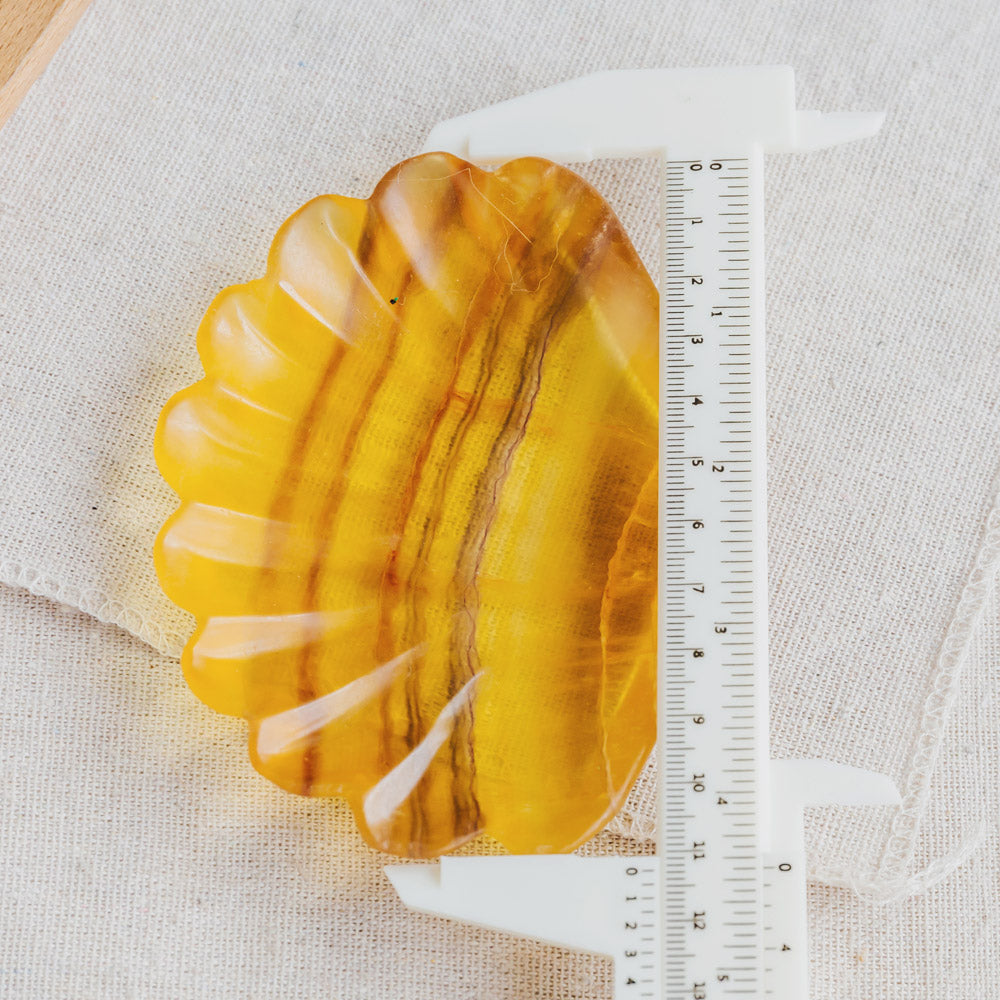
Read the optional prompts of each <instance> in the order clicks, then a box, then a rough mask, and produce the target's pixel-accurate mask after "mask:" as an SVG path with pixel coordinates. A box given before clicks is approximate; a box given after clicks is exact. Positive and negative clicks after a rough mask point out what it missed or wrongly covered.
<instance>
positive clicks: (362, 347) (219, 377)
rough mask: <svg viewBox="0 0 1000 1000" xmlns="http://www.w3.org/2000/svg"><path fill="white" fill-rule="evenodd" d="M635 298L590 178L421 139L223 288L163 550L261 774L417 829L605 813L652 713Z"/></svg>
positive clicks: (171, 440)
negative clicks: (492, 167)
mask: <svg viewBox="0 0 1000 1000" xmlns="http://www.w3.org/2000/svg"><path fill="white" fill-rule="evenodd" d="M657 315H658V304H657V294H656V289H655V287H654V286H653V284H652V282H651V281H650V279H649V276H648V275H647V273H646V271H645V269H644V268H643V266H642V264H641V262H640V261H639V259H638V257H637V255H636V253H635V250H634V249H633V247H632V246H631V244H630V242H629V240H628V238H627V237H626V235H625V233H624V231H623V229H622V227H621V225H620V223H619V222H618V220H617V219H616V218H615V216H614V214H613V213H612V212H611V210H610V208H609V207H608V205H607V204H606V203H605V201H604V200H603V199H602V198H601V197H600V195H598V194H597V192H596V191H595V190H594V189H593V188H591V187H590V186H589V185H588V184H587V183H586V182H584V181H583V180H582V179H581V178H579V177H578V176H576V175H575V174H573V173H572V172H571V171H569V170H567V169H565V168H563V167H560V166H557V165H556V164H553V163H549V162H547V161H545V160H540V159H520V160H515V161H512V162H510V163H507V164H506V165H504V166H503V167H501V168H500V169H499V170H497V171H495V172H486V171H482V170H479V169H477V168H476V167H474V166H472V165H471V164H468V163H465V162H464V161H462V160H459V159H456V158H455V157H452V156H449V155H446V154H443V153H433V154H428V155H425V156H419V157H415V158H414V159H411V160H407V161H405V162H403V163H401V164H399V165H397V166H396V167H394V168H393V169H392V170H390V171H389V173H388V174H387V175H386V176H385V177H384V178H383V179H382V180H381V181H380V182H379V184H378V186H377V187H376V189H375V191H374V193H373V194H372V196H371V198H369V199H367V200H360V199H353V198H342V197H337V196H324V197H320V198H316V199H315V200H314V201H311V202H309V203H308V204H307V205H305V206H304V207H303V208H301V209H300V210H299V211H298V212H296V213H295V214H294V215H293V216H292V217H291V218H290V219H289V220H288V221H287V222H286V223H285V224H284V226H282V228H281V230H280V231H279V233H278V235H277V237H276V239H275V241H274V244H273V245H272V248H271V252H270V255H269V258H268V265H267V273H266V274H265V275H264V277H263V278H260V279H258V280H255V281H251V282H249V283H248V284H245V285H238V286H236V287H233V288H229V289H226V290H225V291H224V292H222V293H221V294H220V295H219V296H218V297H217V298H216V300H215V301H214V302H213V303H212V305H211V307H210V308H209V310H208V312H207V314H206V315H205V318H204V320H203V322H202V324H201V327H200V329H199V332H198V351H199V354H200V356H201V360H202V363H203V365H204V369H205V378H204V379H203V380H202V381H200V382H198V383H197V384H196V385H193V386H190V387H189V388H187V389H184V390H183V391H181V392H179V393H178V394H177V395H176V396H174V397H173V399H171V400H170V402H169V403H168V405H167V406H166V408H165V409H164V411H163V414H162V416H161V419H160V423H159V426H158V428H157V432H156V458H157V462H158V464H159V467H160V469H161V470H162V473H163V476H164V477H165V479H166V480H167V482H168V483H169V484H170V485H171V487H172V488H173V489H174V490H175V491H176V492H177V494H178V495H179V496H180V499H181V504H180V507H179V509H178V510H177V511H176V513H175V514H174V515H173V516H172V517H171V518H170V520H169V521H168V522H167V523H166V525H164V528H163V530H162V531H161V533H160V536H159V538H158V539H157V544H156V551H155V559H156V567H157V571H158V573H159V577H160V580H161V583H162V585H163V587H164V589H165V591H166V592H167V594H168V595H169V596H170V597H171V598H172V599H173V600H174V601H175V602H176V603H177V604H179V605H180V606H181V607H183V608H186V609H187V610H189V611H190V612H192V613H193V614H194V615H195V617H196V618H197V622H198V625H197V629H196V631H195V633H194V635H193V636H192V637H191V639H190V641H189V642H188V644H187V646H186V648H185V650H184V655H183V668H184V672H185V676H186V678H187V680H188V683H189V684H190V686H191V688H192V689H193V691H194V692H195V693H196V694H197V695H198V697H199V698H201V699H202V700H203V701H204V702H205V703H206V704H208V705H210V706H211V707H212V708H214V709H216V710H218V711H219V712H224V713H227V714H231V715H237V716H242V717H243V718H245V719H247V720H248V721H249V723H250V752H251V759H252V760H253V763H254V766H255V767H256V768H257V769H258V770H259V771H260V772H261V773H262V774H264V775H265V776H266V777H268V778H270V779H271V780H272V781H274V782H276V783H277V784H279V785H281V786H282V787H283V788H287V789H289V790H290V791H293V792H298V793H300V794H304V795H324V796H328V795H335V796H343V797H344V798H346V799H347V801H348V802H349V803H350V805H351V807H352V809H353V811H354V814H355V816H356V818H357V822H358V826H359V828H360V830H361V832H362V834H363V835H364V837H365V838H366V840H367V841H368V842H369V843H371V844H372V845H374V846H376V847H378V848H381V849H382V850H385V851H389V852H392V853H394V854H399V855H404V856H409V857H432V856H435V855H437V854H440V853H443V852H446V851H449V850H452V849H454V848H455V847H457V846H458V845H460V844H462V843H464V842H465V841H468V840H469V839H471V838H472V837H475V836H476V835H478V834H480V833H486V834H489V835H491V836H492V837H494V838H496V839H497V840H499V841H500V842H501V843H503V844H504V845H505V846H506V847H507V848H509V849H510V850H512V851H515V852H540V851H566V850H569V849H572V848H573V847H575V846H577V845H578V844H580V843H581V842H583V841H584V840H586V839H587V838H588V837H590V836H592V835H593V834H594V833H596V832H597V831H598V830H599V829H601V827H602V826H603V825H604V824H605V823H607V822H608V821H609V820H610V819H611V817H612V816H613V815H614V814H615V812H616V811H617V810H618V809H619V808H620V807H621V805H622V803H623V801H624V799H625V796H626V795H627V793H628V790H629V788H630V786H631V784H632V783H633V781H634V779H635V777H636V776H637V774H638V772H639V769H640V768H641V766H642V764H643V761H644V760H645V758H646V756H647V755H648V753H649V751H650V749H651V747H652V744H653V741H654V736H655V603H656V459H657V385H658V379H657Z"/></svg>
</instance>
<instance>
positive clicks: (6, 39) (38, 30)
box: [0, 0, 89, 128]
mask: <svg viewBox="0 0 1000 1000" xmlns="http://www.w3.org/2000/svg"><path fill="white" fill-rule="evenodd" d="M88 2H89V0H0V128H2V127H3V124H4V122H6V121H7V119H8V118H9V117H10V115H11V114H12V113H13V111H14V109H15V108H16V107H17V106H18V104H20V103H21V99H22V98H23V97H24V95H25V94H26V93H27V92H28V88H29V87H30V86H31V85H32V83H34V82H35V80H36V79H37V78H38V76H39V75H40V74H41V72H42V70H43V69H45V67H46V66H47V65H48V63H49V60H50V59H51V58H52V56H53V55H55V51H56V49H58V48H59V45H60V43H61V42H62V40H63V39H64V38H65V37H66V36H67V35H68V34H69V33H70V31H71V29H72V28H73V25H74V24H76V22H77V20H78V19H79V17H80V15H81V14H82V13H83V11H84V9H85V8H86V6H87V3H88Z"/></svg>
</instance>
